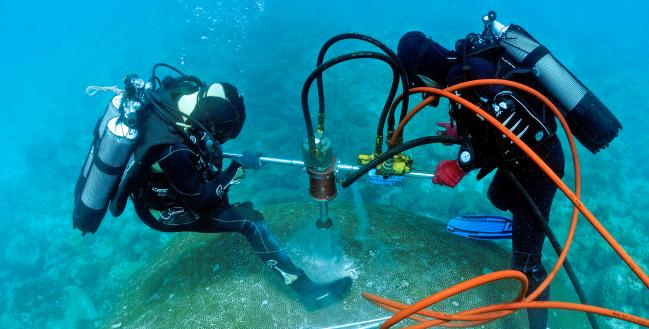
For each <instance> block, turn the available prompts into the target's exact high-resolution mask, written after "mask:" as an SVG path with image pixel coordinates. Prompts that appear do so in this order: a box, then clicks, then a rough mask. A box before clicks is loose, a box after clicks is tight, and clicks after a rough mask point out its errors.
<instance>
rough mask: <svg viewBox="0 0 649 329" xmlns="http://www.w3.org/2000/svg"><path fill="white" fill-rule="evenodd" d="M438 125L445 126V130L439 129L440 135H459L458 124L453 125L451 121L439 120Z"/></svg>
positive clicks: (438, 133)
mask: <svg viewBox="0 0 649 329" xmlns="http://www.w3.org/2000/svg"><path fill="white" fill-rule="evenodd" d="M437 126H438V127H442V128H444V130H438V131H437V135H438V136H449V137H457V126H456V125H451V123H450V122H438V123H437Z"/></svg>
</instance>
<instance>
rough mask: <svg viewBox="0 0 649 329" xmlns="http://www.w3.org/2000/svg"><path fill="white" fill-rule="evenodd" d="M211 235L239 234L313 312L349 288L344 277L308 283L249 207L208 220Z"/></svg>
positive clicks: (334, 299) (331, 301) (339, 296)
mask: <svg viewBox="0 0 649 329" xmlns="http://www.w3.org/2000/svg"><path fill="white" fill-rule="evenodd" d="M206 227H208V228H209V229H210V230H211V231H213V232H239V233H241V234H243V235H244V236H245V237H246V239H247V240H248V242H249V243H250V246H251V247H252V248H253V250H255V252H256V253H257V255H258V256H259V257H260V258H261V259H262V260H263V261H264V263H265V264H266V265H267V266H268V267H270V268H271V269H272V270H273V271H274V272H276V273H277V274H279V276H280V277H281V278H282V280H283V281H284V284H286V285H289V286H290V287H291V288H292V289H293V290H295V291H296V292H297V293H298V295H299V296H300V301H301V302H302V303H303V304H304V305H305V306H306V307H307V308H309V309H316V308H320V307H324V306H326V305H329V304H332V303H334V302H337V301H338V300H340V299H341V298H342V297H344V295H345V293H346V292H347V291H348V290H349V288H350V286H351V279H350V278H349V277H344V278H341V279H338V280H335V281H332V282H328V283H322V284H321V283H316V282H313V281H311V279H309V277H308V276H307V275H306V274H305V273H304V271H303V270H301V269H299V268H298V267H297V266H295V264H293V262H292V261H291V260H290V259H289V258H288V255H287V254H286V252H284V250H283V249H281V248H280V247H279V243H278V242H277V240H276V239H275V237H274V236H273V234H272V233H271V231H270V229H269V228H268V226H267V225H266V223H265V222H264V220H263V216H262V215H261V213H259V212H258V211H256V210H254V209H252V207H251V206H250V207H247V206H245V205H244V206H240V207H237V208H235V207H228V208H226V209H224V210H222V211H219V212H217V213H215V214H213V215H211V216H210V221H209V223H207V224H206Z"/></svg>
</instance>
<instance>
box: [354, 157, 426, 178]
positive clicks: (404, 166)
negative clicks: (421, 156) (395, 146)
mask: <svg viewBox="0 0 649 329" xmlns="http://www.w3.org/2000/svg"><path fill="white" fill-rule="evenodd" d="M375 158H376V154H360V155H359V156H358V164H360V165H366V164H368V163H369V162H370V161H372V160H374V159H375ZM412 162H413V160H412V158H410V157H409V156H407V155H405V154H396V155H394V156H393V157H392V159H391V160H388V161H385V162H384V163H383V164H382V165H380V166H378V167H377V168H376V169H377V174H382V175H404V174H406V173H409V172H410V171H412Z"/></svg>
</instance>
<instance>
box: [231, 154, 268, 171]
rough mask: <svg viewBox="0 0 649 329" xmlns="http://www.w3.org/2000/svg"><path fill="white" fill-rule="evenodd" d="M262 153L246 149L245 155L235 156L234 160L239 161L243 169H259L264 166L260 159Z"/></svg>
mask: <svg viewBox="0 0 649 329" xmlns="http://www.w3.org/2000/svg"><path fill="white" fill-rule="evenodd" d="M260 158H261V153H259V152H251V151H245V152H243V155H242V156H240V157H238V158H235V159H234V162H235V163H238V164H239V165H240V166H241V167H242V168H243V169H259V168H261V167H262V166H263V163H262V162H261V160H260Z"/></svg>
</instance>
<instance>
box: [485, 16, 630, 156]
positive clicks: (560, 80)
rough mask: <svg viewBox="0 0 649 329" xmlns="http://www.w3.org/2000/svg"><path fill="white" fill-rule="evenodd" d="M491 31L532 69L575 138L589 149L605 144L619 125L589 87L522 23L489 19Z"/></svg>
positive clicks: (604, 145)
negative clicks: (555, 102)
mask: <svg viewBox="0 0 649 329" xmlns="http://www.w3.org/2000/svg"><path fill="white" fill-rule="evenodd" d="M492 33H493V34H494V36H496V37H497V38H498V42H499V44H500V45H501V46H503V47H504V48H505V51H506V52H507V53H508V54H509V55H510V56H511V57H513V59H514V60H515V61H516V62H518V64H519V65H520V66H524V67H530V68H533V69H534V73H535V74H534V78H535V79H536V81H537V82H539V83H540V84H541V86H542V87H543V88H545V90H546V91H547V92H548V93H549V94H550V95H552V97H554V98H555V99H556V100H557V101H558V102H559V105H560V108H561V110H562V111H563V112H564V115H565V117H566V121H567V122H568V125H569V126H570V129H571V130H572V132H573V134H574V135H575V137H577V139H578V140H579V141H580V142H581V144H582V145H584V146H585V147H586V148H587V149H588V150H589V151H591V152H592V153H597V152H598V151H599V150H601V149H603V148H606V147H607V146H608V144H609V143H610V142H611V141H612V140H613V139H614V138H615V137H617V135H618V132H619V131H620V130H621V129H622V125H621V124H620V122H619V121H618V120H617V118H615V116H614V115H613V113H611V111H610V110H609V109H608V108H607V107H606V105H604V103H602V102H601V101H600V100H599V99H598V98H597V97H596V96H595V94H593V92H592V91H590V90H588V88H587V87H586V86H585V85H584V84H583V83H581V82H580V81H579V80H578V79H577V78H576V77H575V76H574V75H573V74H572V73H570V71H568V69H566V68H565V67H564V66H563V65H562V64H561V63H560V62H559V61H558V60H557V59H556V58H555V57H554V56H552V54H551V53H550V51H549V50H548V49H547V48H545V47H544V46H543V45H541V44H540V43H539V42H538V41H536V40H535V39H534V38H533V37H532V36H531V35H530V34H529V33H527V31H525V30H524V29H523V28H522V27H520V26H517V25H514V24H511V25H508V26H504V25H502V24H500V23H499V22H497V21H493V24H492Z"/></svg>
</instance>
